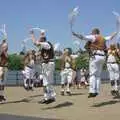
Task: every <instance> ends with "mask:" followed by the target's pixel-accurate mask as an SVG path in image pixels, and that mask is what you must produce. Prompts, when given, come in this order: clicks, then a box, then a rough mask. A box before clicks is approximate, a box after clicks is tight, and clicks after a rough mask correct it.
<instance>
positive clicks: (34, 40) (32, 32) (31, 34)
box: [30, 30, 37, 45]
mask: <svg viewBox="0 0 120 120" xmlns="http://www.w3.org/2000/svg"><path fill="white" fill-rule="evenodd" d="M30 37H31V40H32V41H33V43H34V44H35V45H36V42H37V41H36V39H35V35H34V31H33V30H31V31H30Z"/></svg>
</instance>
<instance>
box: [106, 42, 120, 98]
mask: <svg viewBox="0 0 120 120" xmlns="http://www.w3.org/2000/svg"><path fill="white" fill-rule="evenodd" d="M119 60H120V50H119V49H117V47H116V45H114V44H111V45H110V48H109V49H108V58H107V68H108V71H109V75H110V81H111V94H112V95H113V96H116V97H117V96H119V89H120V75H119V74H120V71H119Z"/></svg>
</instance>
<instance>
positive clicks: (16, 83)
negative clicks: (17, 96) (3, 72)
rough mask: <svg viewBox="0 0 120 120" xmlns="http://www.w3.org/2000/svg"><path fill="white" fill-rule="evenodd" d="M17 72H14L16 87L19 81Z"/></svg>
mask: <svg viewBox="0 0 120 120" xmlns="http://www.w3.org/2000/svg"><path fill="white" fill-rule="evenodd" d="M18 80H19V79H18V71H17V72H16V85H19V81H18Z"/></svg>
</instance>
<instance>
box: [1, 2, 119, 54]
mask: <svg viewBox="0 0 120 120" xmlns="http://www.w3.org/2000/svg"><path fill="white" fill-rule="evenodd" d="M76 6H79V7H80V15H79V16H78V17H77V19H76V21H75V24H74V30H75V31H77V32H80V33H84V34H89V33H90V31H91V29H92V28H94V27H98V28H100V30H101V32H102V34H103V35H105V36H106V35H109V34H111V33H112V32H113V31H115V22H116V21H115V20H116V19H115V16H114V15H113V14H112V11H113V10H115V11H117V12H119V13H120V7H119V6H120V0H0V25H2V24H6V30H7V33H8V44H9V52H10V53H14V52H19V51H21V42H22V40H23V39H25V38H26V37H29V34H28V33H29V31H28V30H29V29H30V28H31V27H40V28H44V29H47V39H48V40H49V41H51V42H52V43H56V42H59V43H60V44H61V46H60V47H61V48H64V47H72V48H75V46H74V45H73V39H72V36H71V32H70V25H69V21H68V14H69V13H70V11H71V10H72V9H73V8H74V7H76ZM81 47H83V43H82V42H81Z"/></svg>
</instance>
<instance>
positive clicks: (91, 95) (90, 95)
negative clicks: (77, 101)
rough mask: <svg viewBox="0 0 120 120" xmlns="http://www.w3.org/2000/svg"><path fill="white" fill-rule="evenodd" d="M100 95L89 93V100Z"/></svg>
mask: <svg viewBox="0 0 120 120" xmlns="http://www.w3.org/2000/svg"><path fill="white" fill-rule="evenodd" d="M97 95H98V93H89V95H88V98H92V97H96V96H97Z"/></svg>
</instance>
